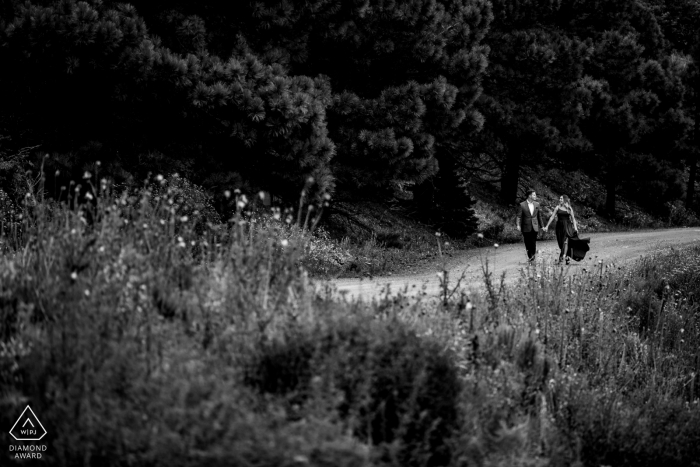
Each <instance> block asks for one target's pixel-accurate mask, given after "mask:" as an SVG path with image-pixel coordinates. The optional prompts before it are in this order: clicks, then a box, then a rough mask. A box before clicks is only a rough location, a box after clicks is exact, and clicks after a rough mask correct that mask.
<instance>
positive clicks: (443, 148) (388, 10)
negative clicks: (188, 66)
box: [137, 0, 491, 233]
mask: <svg viewBox="0 0 700 467" xmlns="http://www.w3.org/2000/svg"><path fill="white" fill-rule="evenodd" d="M145 3H146V2H143V5H144V6H143V8H145V10H144V11H147V13H145V14H146V17H148V18H149V21H150V18H155V20H156V24H158V26H157V30H159V31H161V30H162V31H166V30H167V28H168V24H169V23H168V21H170V19H169V18H178V21H180V20H182V19H183V18H191V17H192V15H195V16H197V17H199V18H202V19H203V21H204V24H205V25H206V27H207V35H206V36H207V38H208V41H209V42H208V43H209V45H210V47H211V48H212V50H217V51H218V53H221V54H225V53H227V52H228V51H234V53H245V52H248V53H254V54H256V55H257V56H259V57H260V59H261V60H262V61H263V62H264V63H278V64H281V65H283V66H284V67H286V68H287V69H288V70H289V73H290V74H292V75H306V76H326V77H328V80H329V83H330V85H331V86H332V101H331V104H330V106H329V107H328V109H327V115H328V129H329V135H330V137H331V139H332V140H333V141H334V143H335V148H336V155H335V157H334V158H333V160H332V167H333V174H334V176H335V177H336V178H337V180H338V183H339V185H340V188H341V190H342V191H343V192H344V193H346V194H352V195H354V196H356V195H357V194H358V193H367V194H369V193H373V194H376V193H380V194H385V193H387V192H391V190H392V189H393V187H395V186H396V185H397V184H398V185H410V184H413V185H415V184H420V183H422V182H426V181H428V180H429V179H432V181H431V182H430V183H431V184H432V185H433V186H437V187H438V189H442V187H443V186H444V185H443V182H441V183H436V179H433V178H434V177H435V176H436V175H437V174H438V171H439V170H440V167H441V166H442V165H444V166H445V167H448V166H453V167H456V169H459V167H458V166H455V162H456V161H458V160H459V157H460V153H461V152H463V151H464V146H465V144H466V142H468V141H469V138H470V137H471V136H472V135H473V134H474V133H475V132H476V131H478V130H479V129H480V128H481V125H482V123H483V118H482V117H481V115H480V114H479V112H477V111H476V110H475V108H474V102H475V100H476V99H477V98H478V96H479V93H480V91H481V87H480V77H481V75H482V74H483V71H484V69H485V67H486V49H485V48H484V47H483V46H482V45H481V40H482V39H483V36H484V34H485V32H486V28H487V27H488V23H489V21H490V18H491V13H490V8H489V3H488V2H486V1H484V0H459V1H455V0H443V1H436V0H411V1H406V2H380V1H365V0H362V1H360V0H355V1H349V2H340V1H337V0H312V1H304V2H301V1H291V0H283V1H274V2H273V1H260V2H255V3H251V4H244V5H236V7H235V8H234V7H233V6H232V5H227V4H224V3H222V2H212V1H207V0H204V1H202V2H197V3H196V4H192V3H189V2H188V3H185V2H175V3H171V2H169V3H168V6H167V7H166V6H164V4H158V3H155V4H151V6H147V5H146V4H145ZM137 6H138V7H139V8H142V7H141V3H140V2H137ZM162 10H165V11H166V13H163V12H161V13H159V11H162ZM170 27H171V28H172V25H171V26H170ZM159 34H160V33H159ZM162 35H163V37H167V38H169V39H167V40H168V41H169V42H167V43H168V44H174V45H173V46H176V45H177V44H176V43H178V44H179V43H180V42H183V41H179V42H178V41H177V38H176V36H175V35H174V34H173V33H172V32H169V33H166V32H163V33H162ZM448 179H449V180H452V179H454V180H455V183H457V182H456V180H457V177H456V176H449V177H446V178H442V179H441V180H448ZM445 188H446V189H447V190H448V191H450V192H452V189H453V188H454V187H449V188H448V187H445ZM423 192H424V190H420V189H418V190H416V195H417V196H418V197H420V194H421V193H423ZM457 192H458V193H461V195H460V198H459V201H458V202H461V203H464V205H465V207H467V208H468V206H469V205H470V203H471V201H470V199H469V197H468V196H467V195H466V193H465V192H464V190H463V189H462V190H457ZM454 194H455V193H453V195H454ZM416 202H417V204H418V205H421V206H427V205H429V202H427V200H423V201H419V200H417V201H416ZM433 210H434V207H433ZM465 233H466V232H465Z"/></svg>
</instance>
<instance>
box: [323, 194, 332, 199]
mask: <svg viewBox="0 0 700 467" xmlns="http://www.w3.org/2000/svg"><path fill="white" fill-rule="evenodd" d="M323 199H325V200H326V201H330V200H331V195H330V193H325V194H324V195H323Z"/></svg>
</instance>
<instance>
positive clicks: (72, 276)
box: [70, 271, 78, 281]
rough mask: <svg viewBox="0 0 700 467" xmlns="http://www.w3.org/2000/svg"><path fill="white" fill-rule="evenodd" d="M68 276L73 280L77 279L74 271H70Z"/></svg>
mask: <svg viewBox="0 0 700 467" xmlns="http://www.w3.org/2000/svg"><path fill="white" fill-rule="evenodd" d="M70 278H71V280H74V281H76V280H78V273H77V272H75V271H73V272H71V273H70Z"/></svg>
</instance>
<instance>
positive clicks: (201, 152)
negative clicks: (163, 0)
mask: <svg viewBox="0 0 700 467" xmlns="http://www.w3.org/2000/svg"><path fill="white" fill-rule="evenodd" d="M43 3H44V4H45V5H43V4H42V5H41V6H40V5H38V4H32V3H22V4H19V3H17V4H12V11H13V15H12V16H11V18H13V19H11V20H10V21H6V22H5V27H4V28H2V30H1V31H0V59H2V61H3V63H8V64H11V69H12V73H3V74H2V76H0V92H2V101H3V107H2V109H1V110H0V113H2V117H1V118H2V119H3V121H6V122H12V128H11V130H12V131H13V134H15V133H16V134H18V135H21V138H18V139H20V140H25V141H31V142H33V143H35V144H36V143H39V142H40V143H42V144H43V149H44V150H46V151H59V152H70V151H76V150H77V149H79V148H81V147H84V146H85V145H87V144H90V145H92V146H93V147H102V148H103V150H102V151H103V154H101V156H105V157H102V158H103V162H105V160H104V159H108V160H107V161H106V162H107V163H110V162H111V163H112V164H118V163H119V164H120V165H121V166H122V167H126V168H128V170H132V169H133V167H135V166H137V165H138V160H139V159H141V156H142V155H143V154H144V153H148V152H153V151H158V152H161V153H165V154H167V156H168V157H170V158H171V159H172V160H173V161H174V162H175V161H180V162H179V165H180V166H181V167H183V168H185V169H188V170H190V171H191V173H192V174H193V175H195V176H198V177H199V178H206V177H207V176H211V175H212V174H214V175H215V174H217V173H219V172H222V171H228V172H238V173H241V174H243V175H244V176H245V177H246V178H248V179H250V180H253V181H254V182H255V183H256V184H257V186H258V187H275V190H276V192H277V193H288V194H290V195H291V194H292V193H297V194H298V191H299V190H300V189H301V187H302V186H303V184H304V180H305V179H306V177H308V176H309V175H313V176H314V178H315V179H316V181H317V186H318V193H319V194H322V193H324V192H326V191H329V190H332V189H333V177H332V176H331V173H330V167H329V162H330V159H331V157H332V155H333V152H334V146H333V143H332V142H331V140H330V139H329V138H328V131H327V127H326V117H325V114H326V108H327V107H328V106H329V105H330V103H331V96H330V88H329V86H328V83H327V80H326V79H324V78H322V77H320V78H315V79H312V78H308V77H304V76H290V75H289V74H288V73H287V72H286V70H285V69H284V68H283V67H281V66H280V65H277V64H267V63H265V62H263V61H261V60H260V59H258V58H257V57H256V56H255V55H254V54H252V53H244V54H242V55H238V56H230V57H227V58H226V59H220V58H218V57H217V56H214V55H210V54H208V53H207V51H206V50H205V46H206V37H205V36H206V34H205V31H204V24H203V23H202V22H201V21H198V20H196V19H194V18H190V20H191V22H190V23H189V29H188V28H187V27H183V28H181V29H180V30H179V37H180V39H181V40H182V42H183V45H182V48H183V50H189V51H190V52H191V53H184V52H183V53H182V54H180V53H175V52H173V51H172V50H170V49H169V48H168V47H165V46H164V45H163V44H162V41H161V40H160V38H158V37H155V36H151V35H150V34H149V33H148V30H147V27H146V23H145V22H144V21H143V19H142V18H141V17H140V16H139V15H138V13H137V12H136V10H135V8H133V7H131V6H128V5H123V4H114V5H113V8H109V6H110V5H108V4H102V3H101V2H99V1H93V2H90V3H87V2H76V1H73V0H66V1H60V2H58V1H57V2H43ZM188 38H189V39H188ZM185 39H187V40H185ZM188 41H189V42H188ZM23 129H25V130H23ZM95 143H98V144H95ZM93 157H94V155H93ZM76 164H77V165H78V166H79V164H80V161H77V162H76ZM79 169H80V167H78V170H79ZM145 169H147V167H144V170H145Z"/></svg>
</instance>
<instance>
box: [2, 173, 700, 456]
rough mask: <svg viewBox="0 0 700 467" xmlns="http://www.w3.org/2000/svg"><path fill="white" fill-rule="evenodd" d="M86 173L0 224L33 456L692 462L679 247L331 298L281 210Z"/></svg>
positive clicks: (690, 269) (18, 397)
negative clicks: (626, 263)
mask: <svg viewBox="0 0 700 467" xmlns="http://www.w3.org/2000/svg"><path fill="white" fill-rule="evenodd" d="M88 175H89V174H88ZM86 181H89V179H86ZM83 185H86V183H85V182H83ZM87 185H88V186H90V184H89V183H87ZM96 185H99V186H91V189H90V191H89V193H90V195H89V196H87V201H89V203H88V204H87V206H88V207H84V206H86V205H81V203H76V202H73V203H56V202H50V201H47V200H42V199H41V198H40V197H39V198H37V199H34V198H33V197H32V196H31V195H30V197H29V198H28V199H27V203H26V205H25V208H24V210H23V212H22V218H17V219H15V220H13V221H12V222H10V223H9V224H4V225H3V235H2V242H3V243H2V248H3V255H2V257H0V326H1V327H0V421H1V424H2V426H6V427H7V428H8V429H9V427H11V426H12V424H13V423H14V421H15V419H16V418H17V416H18V415H19V414H20V413H21V411H22V410H23V409H24V407H25V406H26V405H27V404H30V405H31V407H32V409H33V410H34V411H35V412H36V414H37V416H38V417H39V418H40V420H41V421H42V423H43V424H44V426H45V427H46V429H47V431H48V435H47V436H46V438H44V440H42V442H45V443H46V444H47V445H48V450H47V452H46V453H45V457H46V459H45V461H46V463H47V464H48V465H100V466H102V465H119V466H121V465H139V466H140V465H149V466H151V465H168V466H180V465H182V466H189V465H193V466H194V465H251V466H292V465H313V466H330V465H334V466H335V465H341V466H365V465H367V466H369V465H386V466H389V465H391V466H407V465H410V466H442V465H450V466H468V465H478V466H494V465H503V466H506V465H554V466H558V465H561V466H564V465H649V466H652V465H665V466H666V465H669V466H671V465H678V466H680V465H684V466H686V465H700V461H698V459H700V443H698V442H697V440H698V439H699V438H700V429H699V428H698V427H700V404H699V403H698V401H699V400H700V390H699V388H698V381H697V375H698V374H699V371H698V370H699V368H698V365H699V362H700V354H699V352H700V350H699V349H700V326H699V323H698V299H697V297H698V293H699V292H700V283H699V282H698V279H697V278H698V277H700V274H699V273H700V248H691V249H685V250H682V251H679V250H671V251H668V252H665V253H664V254H658V255H656V256H653V257H649V258H644V259H642V260H640V262H638V263H637V264H636V265H634V266H633V267H631V268H619V267H617V266H615V265H611V264H602V263H600V264H598V265H597V266H596V267H595V268H593V269H590V270H587V271H583V272H582V273H578V274H569V273H568V272H567V271H568V270H567V269H565V268H561V267H558V266H555V265H553V264H547V263H540V264H539V265H538V266H537V267H535V268H528V269H524V270H523V271H522V275H521V278H520V281H519V283H518V284H516V285H515V286H513V287H500V286H498V284H497V280H496V278H494V277H493V274H491V272H490V271H489V265H488V262H486V263H485V271H484V272H485V274H484V282H485V289H486V292H485V293H477V292H474V291H469V290H467V289H464V288H459V289H458V290H456V291H454V293H450V294H445V296H443V297H434V298H431V297H419V298H408V297H406V296H403V295H401V294H399V295H396V296H391V295H386V296H383V297H381V298H379V299H377V300H375V301H374V302H372V303H370V304H367V303H357V302H352V303H350V302H344V301H335V300H334V299H333V297H334V294H333V293H332V291H330V290H326V291H322V292H316V290H317V289H316V288H315V287H312V286H311V284H310V280H309V278H308V273H307V269H306V268H305V267H304V264H309V263H308V262H309V261H310V260H311V259H310V258H311V255H310V253H309V252H310V251H312V250H311V248H310V247H309V245H310V240H309V236H308V229H305V228H304V226H305V223H304V222H303V221H304V219H305V217H306V216H304V215H302V216H299V219H300V220H301V222H300V224H301V225H300V226H299V225H297V226H296V227H294V226H293V225H289V224H287V223H286V222H285V219H286V217H287V216H286V215H285V213H281V212H279V211H276V210H273V211H270V212H269V213H267V214H264V215H259V216H257V217H251V216H246V215H243V213H242V208H244V207H245V204H246V200H245V199H244V197H243V195H241V194H240V193H233V194H231V196H230V202H231V203H232V207H233V215H232V217H231V218H230V219H228V220H226V221H225V222H221V221H220V220H219V219H217V218H216V216H215V215H214V214H213V211H211V210H209V209H208V208H207V201H206V198H205V197H202V196H200V195H198V194H197V193H196V190H195V188H193V187H191V186H189V185H188V184H187V183H182V182H178V181H176V180H172V179H171V180H155V181H153V182H151V183H150V184H148V185H146V186H145V187H143V188H141V189H138V190H127V191H124V192H114V191H113V190H112V189H111V188H110V186H109V184H108V183H106V182H105V183H104V184H101V183H100V184H96ZM71 190H72V191H71V197H72V198H73V201H75V200H76V199H75V197H76V196H78V197H80V199H79V201H80V200H86V193H88V192H87V191H85V189H81V190H78V191H77V192H76V191H75V190H74V188H71ZM193 190H194V191H193ZM90 197H92V199H90ZM81 206H83V207H81ZM290 220H291V224H295V223H296V222H295V221H294V219H290ZM306 225H308V223H306ZM445 290H450V291H451V290H452V288H451V287H450V286H449V284H445ZM2 455H3V456H5V457H3V465H4V463H6V462H7V463H9V464H10V465H13V464H15V463H16V464H17V465H19V462H20V461H15V460H14V459H13V458H12V455H11V454H10V453H8V452H7V451H5V452H4V454H2Z"/></svg>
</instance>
